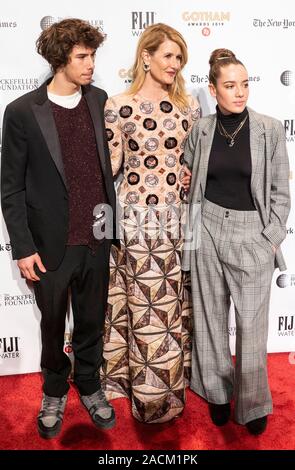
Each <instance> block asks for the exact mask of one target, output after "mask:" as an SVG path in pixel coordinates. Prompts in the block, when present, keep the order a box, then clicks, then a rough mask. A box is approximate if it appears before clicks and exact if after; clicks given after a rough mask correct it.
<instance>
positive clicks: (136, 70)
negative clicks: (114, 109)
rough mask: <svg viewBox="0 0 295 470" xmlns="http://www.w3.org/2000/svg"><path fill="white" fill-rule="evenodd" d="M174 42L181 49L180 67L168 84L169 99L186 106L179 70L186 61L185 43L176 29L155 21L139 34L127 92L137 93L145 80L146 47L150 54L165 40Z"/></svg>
mask: <svg viewBox="0 0 295 470" xmlns="http://www.w3.org/2000/svg"><path fill="white" fill-rule="evenodd" d="M166 39H169V40H170V41H173V42H175V43H176V44H177V45H178V46H179V47H180V50H181V55H182V59H181V67H180V70H179V72H178V73H177V75H176V77H175V80H174V82H173V84H172V85H169V86H168V94H169V98H170V99H171V101H172V102H173V103H174V104H175V105H176V106H177V107H178V108H180V109H182V108H186V107H187V106H188V97H187V94H186V91H185V86H184V78H183V76H182V74H181V70H182V69H183V67H184V66H185V64H186V63H187V59H188V57H187V45H186V42H185V40H184V38H183V37H182V35H181V34H180V33H179V32H178V31H176V29H174V28H172V27H171V26H168V25H166V24H164V23H157V24H154V25H152V26H149V27H148V28H146V30H145V31H144V32H143V33H142V35H141V36H140V39H139V42H138V45H137V50H136V57H135V62H134V65H133V68H132V77H133V82H132V84H131V86H130V88H129V89H128V90H127V93H128V94H130V95H132V94H135V93H137V92H138V91H139V90H140V88H141V87H142V85H143V83H144V80H145V71H144V69H143V58H142V53H143V51H144V50H145V49H146V50H147V51H148V53H149V54H150V55H153V54H154V53H155V52H156V51H157V49H158V48H159V46H160V45H161V44H162V43H163V42H164V41H165V40H166Z"/></svg>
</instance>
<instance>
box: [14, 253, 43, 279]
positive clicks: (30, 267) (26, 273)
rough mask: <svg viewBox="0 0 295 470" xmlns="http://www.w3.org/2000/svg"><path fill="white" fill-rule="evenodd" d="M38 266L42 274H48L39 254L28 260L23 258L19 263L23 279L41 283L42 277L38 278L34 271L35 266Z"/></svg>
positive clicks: (29, 257)
mask: <svg viewBox="0 0 295 470" xmlns="http://www.w3.org/2000/svg"><path fill="white" fill-rule="evenodd" d="M35 263H36V264H37V266H38V268H39V269H40V271H41V272H42V273H46V269H45V267H44V265H43V263H42V261H41V258H40V256H39V255H38V253H35V254H34V255H31V256H28V257H27V258H22V259H19V260H18V261H17V265H18V267H19V270H20V272H21V274H22V275H23V277H25V278H26V279H28V280H29V281H33V282H34V281H40V277H38V276H37V274H36V273H35V270H34V265H35Z"/></svg>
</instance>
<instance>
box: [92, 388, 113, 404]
mask: <svg viewBox="0 0 295 470" xmlns="http://www.w3.org/2000/svg"><path fill="white" fill-rule="evenodd" d="M97 398H98V399H99V401H100V402H102V404H103V405H104V406H105V407H106V408H109V407H110V405H109V403H108V402H107V399H106V397H105V394H104V393H103V391H102V390H101V389H100V390H97V392H95V393H93V394H92V395H90V396H89V397H88V399H89V401H90V403H91V406H93V405H96V404H97Z"/></svg>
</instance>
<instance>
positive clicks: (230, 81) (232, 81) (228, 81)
mask: <svg viewBox="0 0 295 470" xmlns="http://www.w3.org/2000/svg"><path fill="white" fill-rule="evenodd" d="M248 81H249V79H248V78H247V79H246V80H243V81H242V83H246V82H248ZM226 83H237V82H235V81H234V80H227V81H226V82H223V84H224V85H225V84H226Z"/></svg>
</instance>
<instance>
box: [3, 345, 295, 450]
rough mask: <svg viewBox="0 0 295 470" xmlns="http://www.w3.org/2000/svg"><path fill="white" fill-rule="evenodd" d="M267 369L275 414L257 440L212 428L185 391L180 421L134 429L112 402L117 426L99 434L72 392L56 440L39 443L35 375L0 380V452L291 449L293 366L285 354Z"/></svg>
mask: <svg viewBox="0 0 295 470" xmlns="http://www.w3.org/2000/svg"><path fill="white" fill-rule="evenodd" d="M268 364H269V375H270V386H271V390H272V394H273V400H274V414H273V415H271V416H270V417H269V424H268V428H267V430H266V432H265V433H264V434H262V435H261V436H259V437H254V436H251V435H249V433H248V432H247V430H246V429H245V427H244V426H240V425H237V424H235V423H234V422H233V421H230V422H229V423H228V424H227V425H226V426H224V427H222V428H217V427H215V426H214V425H213V424H212V423H211V421H210V418H209V416H208V409H207V404H206V403H205V402H204V401H203V400H202V399H200V398H199V397H197V396H196V395H195V394H193V393H192V392H191V391H190V390H188V392H187V404H186V408H185V411H184V413H183V414H182V416H181V417H180V418H178V419H176V420H174V421H172V422H170V423H165V424H161V425H155V424H151V425H147V424H141V423H138V422H137V421H136V420H135V419H134V418H132V416H131V412H130V404H129V401H128V400H127V399H123V398H122V399H117V400H114V401H113V404H114V407H115V410H116V415H117V425H116V427H115V428H113V429H112V430H110V431H100V430H98V429H96V428H95V427H94V426H93V425H92V423H91V420H90V418H89V417H88V414H87V412H86V410H85V409H84V407H83V406H82V405H81V404H80V402H79V398H78V395H77V392H76V391H75V389H74V388H73V387H71V390H70V393H69V397H68V403H67V407H66V412H65V418H64V423H63V428H62V431H61V433H60V435H59V436H58V437H57V438H55V439H51V440H43V439H41V438H40V437H39V435H38V432H37V427H36V416H37V414H38V411H39V406H40V400H41V383H42V381H41V376H40V374H26V375H18V376H6V377H0V397H1V398H0V399H1V405H0V423H1V424H0V427H1V433H0V449H1V450H5V449H11V450H12V449H15V450H16V449H17V450H19V449H48V450H53V449H56V450H57V449H63V450H70V449H77V450H82V449H93V450H106V449H108V450H111V449H112V450H123V449H124V450H127V449H134V450H137V449H144V450H147V449H151V450H168V449H171V450H179V449H183V450H201V449H204V450H206V449H210V450H211V449H230V450H233V449H274V450H278V449H295V400H294V393H295V392H294V391H295V364H290V363H289V354H285V353H284V354H270V355H269V356H268Z"/></svg>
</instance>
